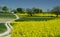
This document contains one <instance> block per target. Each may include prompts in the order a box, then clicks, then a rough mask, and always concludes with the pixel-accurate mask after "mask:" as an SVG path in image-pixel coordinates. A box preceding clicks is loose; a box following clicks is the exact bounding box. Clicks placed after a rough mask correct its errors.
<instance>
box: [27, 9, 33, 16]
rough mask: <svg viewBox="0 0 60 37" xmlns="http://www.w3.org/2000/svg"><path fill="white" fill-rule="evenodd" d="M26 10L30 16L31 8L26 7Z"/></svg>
mask: <svg viewBox="0 0 60 37" xmlns="http://www.w3.org/2000/svg"><path fill="white" fill-rule="evenodd" d="M26 12H27V14H29V15H30V16H32V14H33V12H32V10H31V9H29V8H27V9H26Z"/></svg>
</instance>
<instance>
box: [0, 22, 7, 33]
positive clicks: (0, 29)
mask: <svg viewBox="0 0 60 37" xmlns="http://www.w3.org/2000/svg"><path fill="white" fill-rule="evenodd" d="M6 30H7V28H6V26H5V25H4V23H0V33H2V32H5V31H6Z"/></svg>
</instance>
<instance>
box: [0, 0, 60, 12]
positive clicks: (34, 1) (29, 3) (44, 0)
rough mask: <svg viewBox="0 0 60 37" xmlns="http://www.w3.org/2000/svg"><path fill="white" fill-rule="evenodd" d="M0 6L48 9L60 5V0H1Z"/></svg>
mask: <svg viewBox="0 0 60 37" xmlns="http://www.w3.org/2000/svg"><path fill="white" fill-rule="evenodd" d="M0 6H7V7H9V8H10V9H16V8H18V7H22V8H24V9H25V8H33V7H36V8H40V9H42V10H43V11H47V9H52V8H53V7H55V6H60V0H0Z"/></svg>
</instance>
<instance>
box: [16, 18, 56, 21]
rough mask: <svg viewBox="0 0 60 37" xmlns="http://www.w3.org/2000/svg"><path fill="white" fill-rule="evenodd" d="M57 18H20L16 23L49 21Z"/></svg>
mask: <svg viewBox="0 0 60 37" xmlns="http://www.w3.org/2000/svg"><path fill="white" fill-rule="evenodd" d="M55 18H56V17H20V19H18V20H15V21H48V20H53V19H55Z"/></svg>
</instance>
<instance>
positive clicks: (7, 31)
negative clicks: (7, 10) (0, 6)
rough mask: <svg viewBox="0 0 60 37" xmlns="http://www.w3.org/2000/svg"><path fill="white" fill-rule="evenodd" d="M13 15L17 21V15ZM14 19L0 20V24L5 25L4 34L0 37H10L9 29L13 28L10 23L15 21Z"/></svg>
mask: <svg viewBox="0 0 60 37" xmlns="http://www.w3.org/2000/svg"><path fill="white" fill-rule="evenodd" d="M13 15H15V16H16V19H19V17H18V15H16V14H13ZM16 19H1V20H0V23H2V22H3V23H5V26H6V27H7V30H6V32H4V33H2V34H0V37H11V29H12V28H13V27H12V26H11V25H10V22H11V21H12V20H16ZM2 20H3V21H2ZM4 20H5V21H4Z"/></svg>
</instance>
